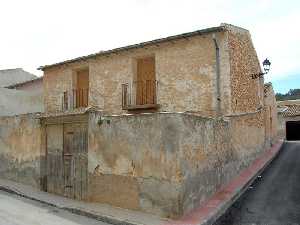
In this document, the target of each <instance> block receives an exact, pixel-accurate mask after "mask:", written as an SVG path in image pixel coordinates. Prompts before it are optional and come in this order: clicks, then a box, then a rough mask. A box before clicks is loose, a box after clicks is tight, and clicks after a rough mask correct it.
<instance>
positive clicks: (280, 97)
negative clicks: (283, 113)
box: [276, 89, 300, 101]
mask: <svg viewBox="0 0 300 225" xmlns="http://www.w3.org/2000/svg"><path fill="white" fill-rule="evenodd" d="M295 99H300V89H290V90H289V91H288V92H287V93H286V94H281V93H276V100H277V101H284V100H295Z"/></svg>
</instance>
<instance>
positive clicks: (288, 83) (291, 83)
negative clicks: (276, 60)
mask: <svg viewBox="0 0 300 225" xmlns="http://www.w3.org/2000/svg"><path fill="white" fill-rule="evenodd" d="M271 82H272V84H273V88H274V90H275V92H278V93H286V92H288V91H289V90H290V89H296V88H298V89H300V73H299V74H297V75H289V76H286V77H284V78H283V79H279V80H273V81H271Z"/></svg>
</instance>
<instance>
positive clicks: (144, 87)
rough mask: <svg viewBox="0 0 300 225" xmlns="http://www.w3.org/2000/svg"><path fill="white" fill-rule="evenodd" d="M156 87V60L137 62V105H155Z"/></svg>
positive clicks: (145, 59) (144, 59) (140, 60)
mask: <svg viewBox="0 0 300 225" xmlns="http://www.w3.org/2000/svg"><path fill="white" fill-rule="evenodd" d="M155 92H156V86H155V58H154V57H147V58H142V59H138V60H137V81H136V104H137V105H144V104H153V103H154V102H153V99H154V93H155Z"/></svg>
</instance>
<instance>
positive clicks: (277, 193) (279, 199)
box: [214, 142, 300, 225]
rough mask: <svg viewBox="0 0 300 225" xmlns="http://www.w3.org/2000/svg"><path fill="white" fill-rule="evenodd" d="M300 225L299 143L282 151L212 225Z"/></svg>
mask: <svg viewBox="0 0 300 225" xmlns="http://www.w3.org/2000/svg"><path fill="white" fill-rule="evenodd" d="M250 224H251V225H254V224H255V225H258V224H264V225H297V224H300V142H286V143H285V144H284V145H283V149H282V151H281V152H280V153H279V155H278V156H277V157H276V158H275V159H274V161H273V162H272V163H271V164H270V165H269V167H268V168H267V169H266V170H265V171H264V172H263V173H262V174H261V176H259V177H258V178H257V179H256V180H255V182H254V183H253V184H252V185H251V186H250V187H249V189H248V190H247V191H246V192H245V193H244V194H243V195H242V196H241V197H240V199H239V200H238V201H237V202H236V203H234V204H233V206H232V207H231V208H230V209H228V210H227V212H226V213H225V214H224V215H223V216H222V217H221V218H220V219H219V220H218V221H217V222H216V223H215V224H214V225H250Z"/></svg>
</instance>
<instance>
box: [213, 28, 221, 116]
mask: <svg viewBox="0 0 300 225" xmlns="http://www.w3.org/2000/svg"><path fill="white" fill-rule="evenodd" d="M213 41H214V44H215V48H216V89H217V90H216V91H217V102H216V111H217V116H221V91H220V81H221V80H220V48H219V45H218V42H217V39H216V35H215V34H213Z"/></svg>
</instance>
